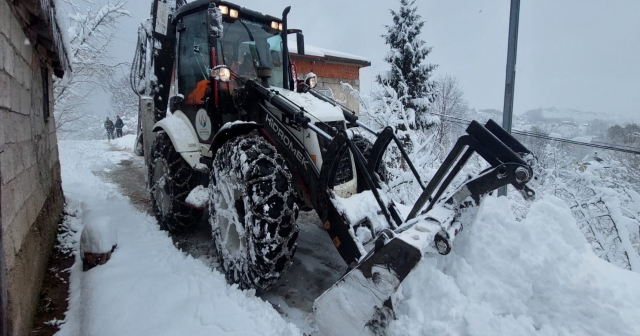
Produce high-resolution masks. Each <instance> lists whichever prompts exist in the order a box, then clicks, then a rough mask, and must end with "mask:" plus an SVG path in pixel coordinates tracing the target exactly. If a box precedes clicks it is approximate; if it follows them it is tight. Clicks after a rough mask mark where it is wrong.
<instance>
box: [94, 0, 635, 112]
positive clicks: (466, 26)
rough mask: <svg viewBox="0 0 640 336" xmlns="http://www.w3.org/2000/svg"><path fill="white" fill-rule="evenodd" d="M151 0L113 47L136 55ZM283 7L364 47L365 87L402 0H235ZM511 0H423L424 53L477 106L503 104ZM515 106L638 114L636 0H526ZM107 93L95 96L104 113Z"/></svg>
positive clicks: (337, 41) (345, 44) (331, 37)
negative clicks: (429, 50) (366, 61)
mask: <svg viewBox="0 0 640 336" xmlns="http://www.w3.org/2000/svg"><path fill="white" fill-rule="evenodd" d="M150 2H151V0H129V3H128V5H127V9H128V10H129V11H130V12H131V14H132V15H133V17H132V18H128V19H125V20H123V22H122V24H121V25H120V26H121V28H120V33H119V34H118V36H119V39H117V40H116V41H115V44H114V48H113V54H114V56H116V58H117V60H118V61H129V62H130V61H131V59H132V57H133V52H134V47H135V40H136V31H137V28H136V27H137V25H138V24H139V22H141V21H142V20H143V19H144V18H146V17H148V16H149V8H150ZM236 3H238V4H240V5H242V6H244V7H247V8H251V9H254V10H258V11H260V12H263V13H266V14H271V15H273V16H278V17H279V16H280V15H281V13H282V10H283V9H284V7H286V6H288V5H291V6H292V8H291V13H290V14H289V18H290V27H292V28H300V29H302V30H303V31H304V33H305V39H306V43H307V44H310V45H314V46H318V47H323V48H327V49H334V50H339V51H342V52H347V53H351V54H357V55H360V56H364V57H367V58H369V59H370V60H371V67H369V68H364V69H362V70H360V80H361V90H362V91H363V92H368V91H369V90H370V89H371V88H372V86H375V82H374V80H373V78H374V76H375V74H377V73H379V72H381V71H385V70H387V69H388V66H387V64H386V63H385V62H384V60H383V58H384V55H385V54H386V52H387V50H388V49H387V46H386V45H385V44H384V41H383V39H382V37H381V36H380V35H382V34H383V33H385V28H384V25H385V24H389V23H391V15H390V13H389V9H390V8H394V9H397V7H398V4H399V1H397V0H382V1H365V0H351V1H349V0H347V1H345V0H341V1H337V0H323V1H291V0H270V1H265V0H245V1H243V0H237V1H236ZM509 3H510V1H508V0H482V1H471V0H418V1H417V2H416V4H417V5H418V12H419V13H420V15H422V19H423V20H424V21H426V24H425V26H424V28H423V30H422V38H423V39H424V40H425V41H426V42H427V44H428V45H430V46H432V47H433V52H432V54H431V55H430V56H429V57H428V58H427V60H428V61H429V62H430V63H436V64H439V67H438V69H437V70H436V76H440V75H444V74H449V75H452V76H455V77H456V78H457V79H458V81H459V82H460V84H461V85H462V87H463V90H464V93H465V98H466V99H467V101H468V102H469V105H470V106H471V107H475V108H479V109H483V108H495V109H499V110H502V105H503V96H504V80H505V65H506V55H507V36H508V24H509ZM516 71H517V72H516V85H515V89H516V91H515V107H514V110H515V113H517V114H519V113H523V112H525V111H527V110H529V109H533V108H538V107H551V106H555V107H558V108H573V109H578V110H584V111H594V112H605V113H611V114H618V115H623V116H628V117H634V118H636V119H640V1H638V0H560V1H559V0H535V1H533V0H525V1H522V5H521V10H520V31H519V42H518V60H517V67H516ZM107 109H108V100H107V99H106V98H105V97H102V98H101V99H97V100H96V104H95V110H96V111H97V112H101V113H106V112H107Z"/></svg>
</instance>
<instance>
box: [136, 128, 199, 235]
mask: <svg viewBox="0 0 640 336" xmlns="http://www.w3.org/2000/svg"><path fill="white" fill-rule="evenodd" d="M151 149H152V153H151V159H150V162H149V166H148V170H149V173H148V176H149V193H150V196H151V203H152V205H153V209H154V212H155V214H156V218H157V219H158V222H159V223H160V227H161V228H163V229H166V230H168V231H169V232H171V233H176V232H183V231H186V230H188V229H190V228H191V227H193V225H194V224H195V223H197V222H198V220H200V218H202V213H203V211H202V210H197V209H193V208H191V207H189V206H187V204H186V202H185V199H186V198H187V196H188V195H189V192H191V190H192V189H193V188H195V187H196V186H198V184H200V181H201V177H202V176H201V174H200V173H199V172H197V171H196V170H193V169H192V168H191V166H189V164H188V163H187V162H186V161H185V160H184V159H183V158H182V155H180V153H177V152H176V150H175V148H174V147H173V143H172V142H171V139H170V138H169V136H168V135H167V133H165V132H159V133H158V134H157V136H156V140H155V141H154V142H153V146H152V147H151Z"/></svg>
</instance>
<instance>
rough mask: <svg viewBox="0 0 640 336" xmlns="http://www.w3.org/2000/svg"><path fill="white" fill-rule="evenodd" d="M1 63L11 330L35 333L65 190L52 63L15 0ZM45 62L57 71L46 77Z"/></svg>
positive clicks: (1, 26)
mask: <svg viewBox="0 0 640 336" xmlns="http://www.w3.org/2000/svg"><path fill="white" fill-rule="evenodd" d="M0 65H1V67H0V171H1V173H2V174H1V176H2V181H1V185H0V188H1V189H0V193H1V194H2V197H1V204H0V212H1V222H2V239H3V243H2V247H3V249H4V258H5V266H6V282H7V283H6V286H7V292H8V295H7V296H8V320H9V321H8V325H9V335H27V334H28V333H29V331H30V330H31V323H32V319H33V316H34V314H35V312H36V307H37V303H38V298H39V292H40V286H41V283H42V278H43V276H44V272H45V268H46V262H47V260H48V257H49V254H50V253H51V250H52V245H53V241H54V238H55V231H56V228H57V223H58V222H59V219H60V215H61V213H62V207H63V202H64V198H63V196H62V188H61V179H60V163H59V160H58V146H57V139H56V130H55V122H54V119H53V101H51V97H52V96H53V93H52V92H51V87H52V83H51V75H50V74H51V73H52V69H51V64H50V62H48V61H47V60H42V59H41V57H40V56H39V55H38V53H37V52H36V51H35V50H34V46H32V45H31V43H30V41H29V40H28V39H27V37H26V36H25V34H24V32H23V30H22V28H21V26H20V22H19V21H18V20H17V18H16V17H15V15H14V14H13V12H12V10H11V7H10V6H9V4H8V3H7V0H0ZM43 67H44V68H46V69H47V73H48V74H49V75H45V76H44V77H45V78H43V75H42V68H43ZM43 80H45V81H47V83H46V84H45V83H43ZM45 86H46V87H48V88H49V92H48V95H47V96H48V97H49V113H48V114H49V117H48V118H45V113H44V112H45V111H44V101H43V99H44V96H45V95H44V92H43V88H44V87H45Z"/></svg>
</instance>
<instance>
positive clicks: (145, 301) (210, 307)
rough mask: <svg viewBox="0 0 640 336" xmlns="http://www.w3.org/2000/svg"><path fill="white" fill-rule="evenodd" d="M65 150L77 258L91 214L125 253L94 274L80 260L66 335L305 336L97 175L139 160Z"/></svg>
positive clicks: (79, 148) (68, 144) (71, 146)
mask: <svg viewBox="0 0 640 336" xmlns="http://www.w3.org/2000/svg"><path fill="white" fill-rule="evenodd" d="M59 148H60V161H61V165H62V181H63V188H64V191H65V196H66V198H67V212H68V213H72V214H74V216H75V217H68V218H67V220H68V221H69V222H68V223H66V224H67V225H68V226H70V227H71V228H73V229H74V230H75V231H76V233H75V235H73V236H71V237H68V238H71V239H70V242H71V244H72V245H73V246H74V249H75V251H77V242H78V240H79V239H80V237H79V232H80V231H81V229H82V221H81V220H80V219H81V218H83V217H84V216H86V215H87V214H91V217H92V218H102V217H104V216H106V217H109V218H111V221H112V223H113V224H114V225H116V227H117V231H118V247H117V249H116V250H115V252H114V253H113V255H112V257H111V260H109V262H107V263H106V264H105V265H101V266H98V267H96V268H94V269H91V270H89V271H87V272H82V263H81V261H80V259H79V257H78V256H76V262H75V264H74V265H73V267H72V269H71V283H70V287H71V293H70V297H69V311H68V312H67V314H66V317H65V321H64V324H63V325H62V326H61V330H60V332H58V335H61V336H66V335H70V336H84V335H91V336H101V335H104V336H113V335H136V336H137V335H172V336H173V335H298V334H300V332H299V331H298V330H297V328H296V327H295V326H294V325H292V324H290V323H286V322H285V321H284V320H283V319H282V317H281V316H280V315H279V314H278V313H277V312H276V311H275V310H274V309H273V308H272V306H271V305H270V304H269V303H267V302H264V301H263V300H261V299H260V298H258V297H255V296H254V295H253V293H252V292H246V291H240V290H238V289H237V287H236V286H229V285H228V284H227V282H226V280H225V278H224V275H222V274H221V273H219V272H217V271H215V270H211V269H210V268H209V267H207V266H206V265H205V264H203V263H202V262H201V261H199V260H196V259H194V258H192V257H191V256H188V255H185V254H184V253H182V252H181V251H179V250H178V249H176V248H175V247H174V246H173V242H172V240H171V238H170V237H169V236H168V235H167V234H166V233H165V232H163V231H160V230H159V228H158V224H157V223H156V220H155V219H154V218H152V217H150V216H148V215H146V214H144V213H142V212H140V211H138V210H137V209H135V208H134V206H133V205H132V204H131V203H130V201H129V199H128V198H126V197H125V196H123V195H121V194H120V193H119V192H118V190H116V188H115V186H113V185H111V184H107V183H105V182H103V181H102V180H100V179H99V178H97V177H96V176H94V175H93V174H92V173H91V171H95V170H104V169H108V166H109V165H110V164H112V163H113V162H114V161H117V160H118V159H122V158H128V159H131V158H132V157H131V156H128V157H127V156H126V153H123V152H113V151H109V148H110V147H109V144H108V143H107V142H106V141H62V142H60V146H59ZM123 155H124V157H123ZM131 155H132V154H131Z"/></svg>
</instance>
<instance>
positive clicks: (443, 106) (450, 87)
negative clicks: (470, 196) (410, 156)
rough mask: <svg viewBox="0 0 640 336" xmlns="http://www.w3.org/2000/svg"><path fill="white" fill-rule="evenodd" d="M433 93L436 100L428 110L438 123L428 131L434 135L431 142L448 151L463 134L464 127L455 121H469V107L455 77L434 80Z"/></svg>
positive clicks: (446, 76)
mask: <svg viewBox="0 0 640 336" xmlns="http://www.w3.org/2000/svg"><path fill="white" fill-rule="evenodd" d="M435 93H436V98H435V100H434V101H433V104H432V105H431V107H430V110H431V111H433V112H434V113H435V114H437V115H438V116H439V117H440V121H439V122H438V123H437V124H436V125H435V126H434V127H432V128H431V129H430V131H431V132H433V133H434V139H433V140H434V141H436V142H437V143H438V144H440V145H442V146H443V147H444V148H446V149H447V150H448V149H450V148H451V147H453V144H454V143H455V141H456V140H457V138H458V137H459V136H461V135H462V134H463V133H464V130H465V126H463V125H460V124H459V123H456V122H455V121H457V120H460V119H462V120H466V119H469V118H468V117H467V112H468V111H469V107H468V106H467V102H466V101H465V100H464V94H463V92H462V88H461V87H460V84H458V80H457V79H456V78H455V77H452V76H449V75H445V76H443V77H440V78H439V79H438V80H436V82H435ZM425 117H426V116H425ZM422 124H424V123H422ZM444 155H446V153H444ZM443 159H444V157H443Z"/></svg>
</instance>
